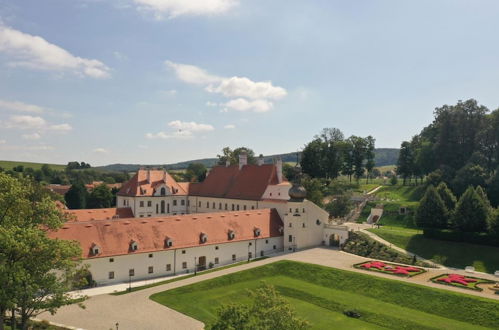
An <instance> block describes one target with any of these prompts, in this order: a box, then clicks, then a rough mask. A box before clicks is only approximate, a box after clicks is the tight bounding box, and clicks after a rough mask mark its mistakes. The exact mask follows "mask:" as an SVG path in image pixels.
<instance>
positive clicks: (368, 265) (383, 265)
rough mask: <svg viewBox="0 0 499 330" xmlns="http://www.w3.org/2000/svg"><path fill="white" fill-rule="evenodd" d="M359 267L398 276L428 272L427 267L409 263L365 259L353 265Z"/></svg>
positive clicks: (410, 275)
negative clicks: (401, 263) (409, 264)
mask: <svg viewBox="0 0 499 330" xmlns="http://www.w3.org/2000/svg"><path fill="white" fill-rule="evenodd" d="M353 266H354V267H355V268H357V269H365V270H370V271H374V272H379V273H384V274H391V275H397V276H406V277H412V276H416V275H419V274H422V273H424V272H426V270H425V269H423V268H419V267H414V266H407V265H397V264H392V263H388V262H383V261H372V260H371V261H364V262H361V263H358V264H355V265H353Z"/></svg>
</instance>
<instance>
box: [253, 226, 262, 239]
mask: <svg viewBox="0 0 499 330" xmlns="http://www.w3.org/2000/svg"><path fill="white" fill-rule="evenodd" d="M254 233H255V236H256V237H258V236H260V234H261V231H260V228H255V230H254Z"/></svg>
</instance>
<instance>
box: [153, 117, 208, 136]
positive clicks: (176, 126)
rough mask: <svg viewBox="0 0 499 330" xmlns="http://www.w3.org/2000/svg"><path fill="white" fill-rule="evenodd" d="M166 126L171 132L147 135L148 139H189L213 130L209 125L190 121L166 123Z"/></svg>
mask: <svg viewBox="0 0 499 330" xmlns="http://www.w3.org/2000/svg"><path fill="white" fill-rule="evenodd" d="M168 126H169V127H171V128H172V129H173V131H171V132H158V133H155V134H154V133H147V134H146V138H148V139H191V138H193V137H194V134H195V133H200V132H210V131H213V130H214V129H215V128H214V127H213V126H212V125H209V124H198V123H196V122H193V121H190V122H186V121H180V120H174V121H171V122H169V123H168Z"/></svg>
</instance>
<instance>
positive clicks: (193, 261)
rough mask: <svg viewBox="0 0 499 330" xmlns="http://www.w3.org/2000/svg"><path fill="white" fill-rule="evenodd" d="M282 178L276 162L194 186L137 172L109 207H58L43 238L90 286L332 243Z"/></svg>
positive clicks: (337, 230)
mask: <svg viewBox="0 0 499 330" xmlns="http://www.w3.org/2000/svg"><path fill="white" fill-rule="evenodd" d="M305 196H306V191H305V189H304V188H303V187H302V186H301V185H300V184H299V182H295V183H294V184H293V185H292V184H291V183H290V182H288V181H287V180H286V178H284V176H283V174H282V162H281V161H280V160H277V161H276V162H275V164H264V163H263V159H259V160H258V164H255V165H253V164H247V159H246V155H244V154H243V155H241V156H240V158H239V164H235V165H229V164H227V165H226V166H215V167H213V168H212V169H211V171H210V172H209V174H208V175H207V177H206V179H205V180H204V181H203V182H201V183H185V182H176V181H175V180H174V179H173V177H172V176H170V175H169V174H168V173H167V172H166V171H165V170H163V169H161V170H157V169H155V170H152V169H141V170H139V171H138V172H137V173H136V174H135V175H134V177H133V178H132V179H130V180H129V181H128V182H127V183H125V184H123V186H122V188H121V189H120V191H119V192H118V194H117V208H112V209H87V210H66V212H67V213H69V214H70V216H71V220H70V221H68V222H66V223H65V224H64V226H63V227H62V228H61V229H59V230H58V231H55V232H50V233H49V235H50V236H51V237H53V238H57V239H65V240H75V241H77V242H79V244H80V246H81V248H82V257H83V259H84V263H86V264H88V265H89V270H90V272H91V274H92V278H93V280H94V281H96V283H97V284H99V285H101V284H111V283H119V282H124V281H130V280H139V279H147V278H154V277H161V276H169V275H176V274H181V273H186V272H193V271H194V270H195V269H196V270H204V269H207V268H212V267H217V266H221V265H225V264H229V263H233V262H237V261H242V260H249V259H251V258H257V257H261V256H267V255H270V254H274V253H277V252H283V251H284V252H292V251H296V250H299V249H304V248H310V247H315V246H320V245H338V244H341V243H343V242H344V241H345V240H346V238H347V236H348V229H347V228H346V227H344V226H334V225H330V224H329V215H328V213H327V212H326V211H324V210H323V209H321V208H320V207H318V206H317V205H315V204H314V203H312V202H310V201H308V200H306V199H305Z"/></svg>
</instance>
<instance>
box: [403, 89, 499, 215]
mask: <svg viewBox="0 0 499 330" xmlns="http://www.w3.org/2000/svg"><path fill="white" fill-rule="evenodd" d="M397 174H398V175H399V176H400V177H401V178H402V179H403V182H404V184H406V183H410V182H411V180H412V179H415V181H416V183H417V182H418V180H419V181H420V182H422V180H423V178H426V181H427V182H428V183H429V184H433V185H435V186H436V185H438V184H439V183H440V182H445V183H446V184H447V186H448V187H450V189H451V190H452V191H453V192H454V193H455V194H456V195H457V196H461V195H462V194H463V193H465V191H466V190H467V189H468V187H469V186H473V187H477V186H481V187H483V189H485V192H486V194H487V196H488V198H489V199H490V202H491V203H492V205H493V206H498V205H499V109H497V110H495V111H492V112H491V111H490V110H489V109H488V108H486V107H485V106H483V105H479V104H478V102H477V101H476V100H473V99H470V100H467V101H464V102H463V101H459V102H457V104H455V105H444V106H442V107H439V108H436V109H435V111H434V120H433V122H432V123H431V124H430V125H428V126H427V127H425V128H423V130H422V131H421V132H420V133H419V134H417V135H415V136H414V137H413V138H412V139H411V140H410V141H404V142H402V144H401V148H400V154H399V159H398V163H397Z"/></svg>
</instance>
